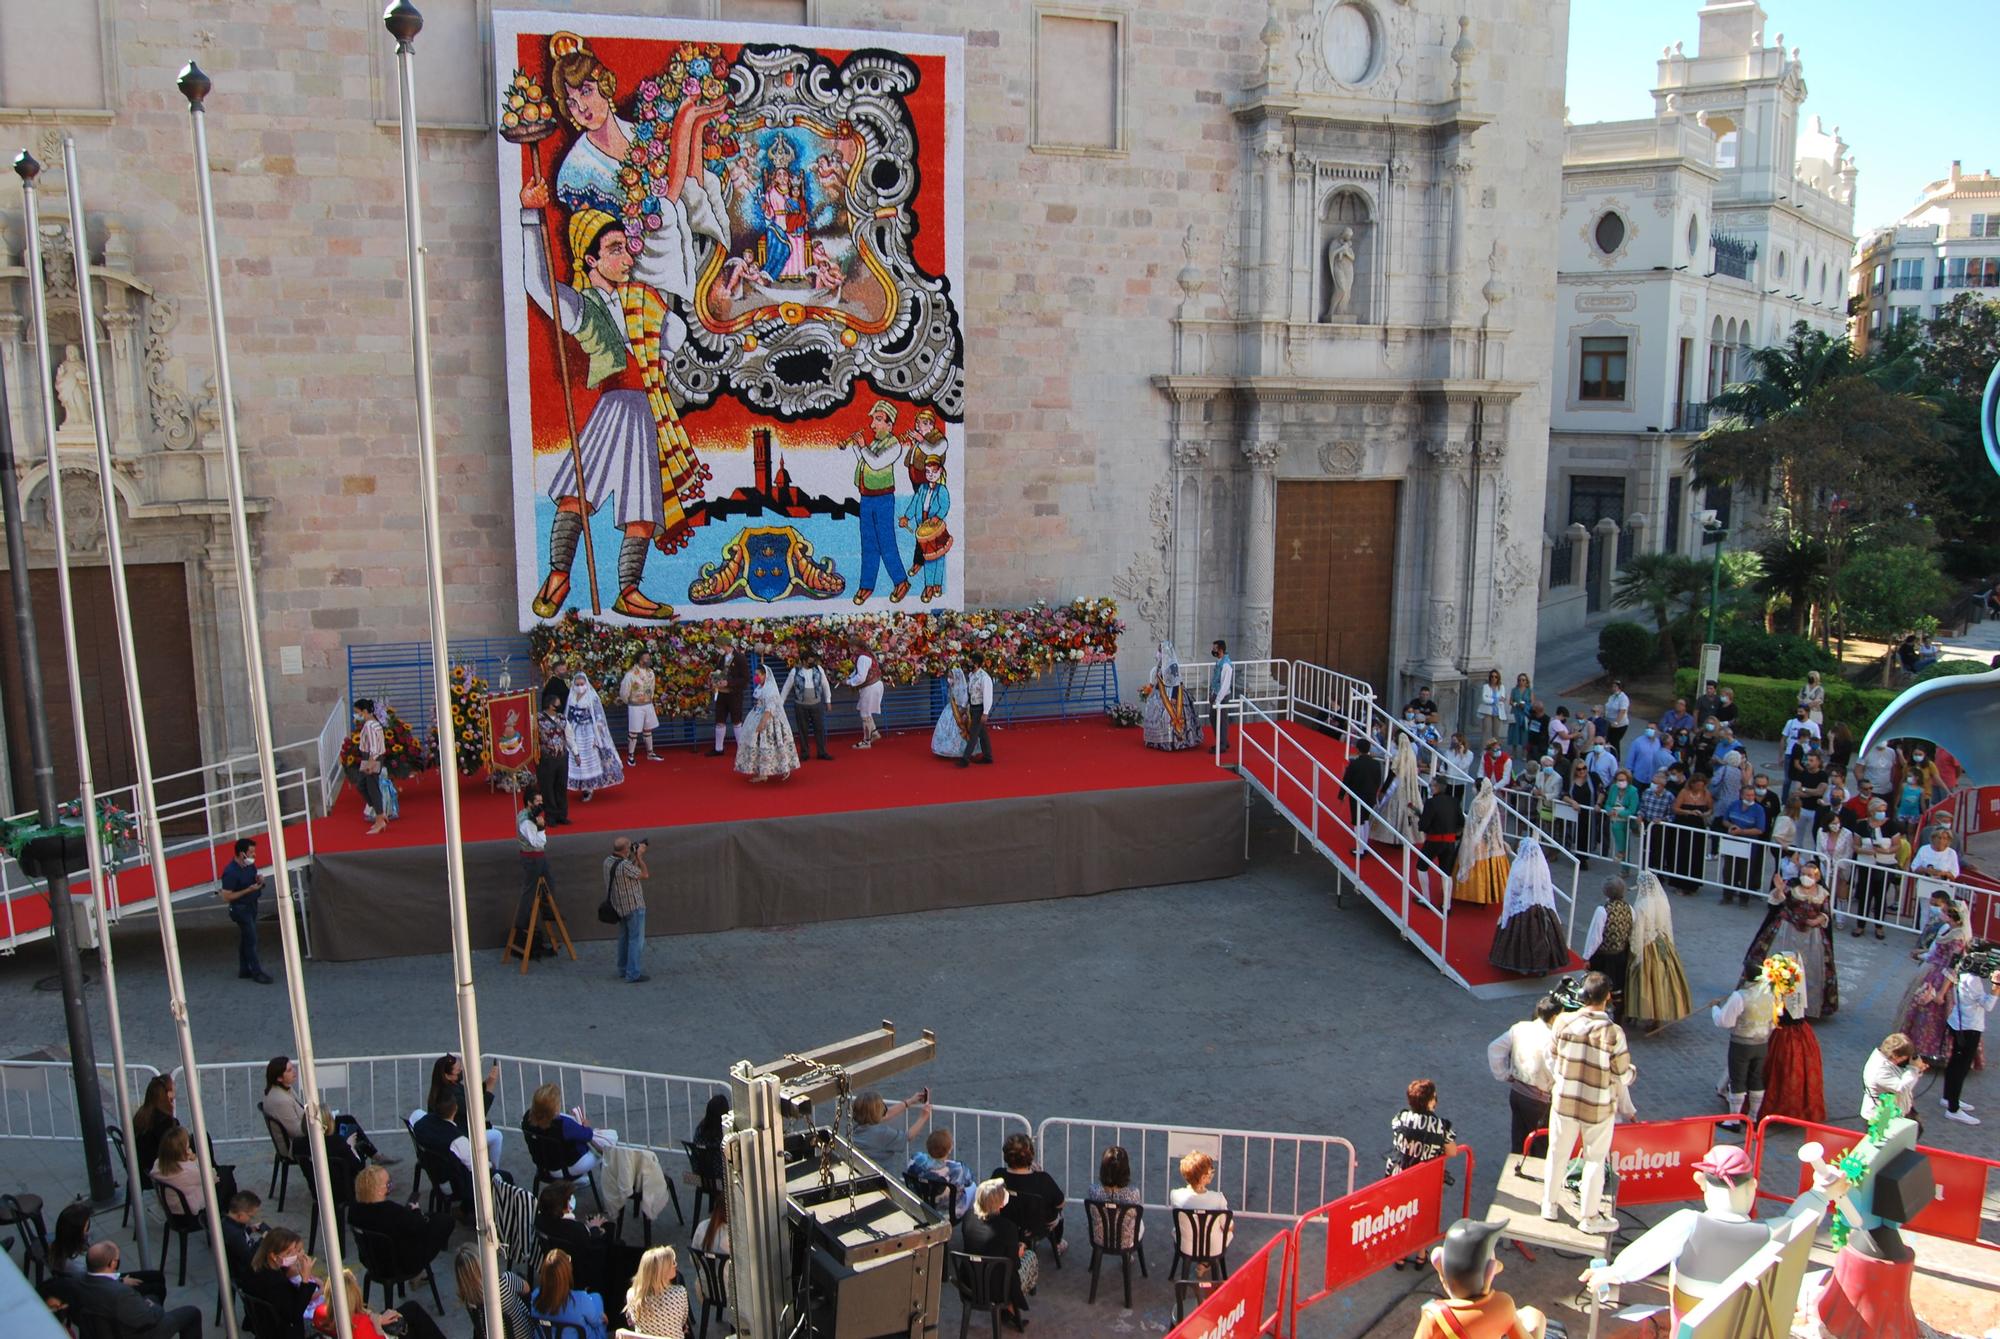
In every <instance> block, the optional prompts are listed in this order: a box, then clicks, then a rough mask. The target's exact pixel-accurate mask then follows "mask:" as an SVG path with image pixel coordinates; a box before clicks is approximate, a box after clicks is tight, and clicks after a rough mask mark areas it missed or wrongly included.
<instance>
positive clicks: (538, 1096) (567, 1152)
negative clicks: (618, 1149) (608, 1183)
mask: <svg viewBox="0 0 2000 1339" xmlns="http://www.w3.org/2000/svg"><path fill="white" fill-rule="evenodd" d="M521 1128H522V1130H523V1131H524V1132H525V1133H527V1134H530V1135H537V1136H545V1137H547V1138H549V1139H551V1140H554V1141H556V1142H557V1143H558V1144H560V1145H561V1148H562V1156H563V1158H564V1159H565V1161H564V1162H563V1164H562V1166H563V1170H564V1172H565V1173H566V1174H567V1175H569V1176H573V1177H578V1176H588V1175H589V1174H590V1173H592V1172H594V1171H596V1170H597V1145H598V1144H599V1143H604V1144H612V1143H616V1142H617V1135H616V1133H615V1132H614V1131H611V1130H593V1129H591V1128H590V1126H588V1125H586V1124H585V1123H584V1120H583V1108H582V1107H572V1108H570V1109H569V1110H568V1111H564V1110H563V1109H562V1089H560V1088H558V1087H556V1085H555V1084H553V1083H545V1084H543V1085H542V1086H541V1087H539V1088H537V1089H535V1095H534V1097H533V1098H531V1099H530V1100H529V1103H528V1114H527V1115H525V1116H523V1117H521Z"/></svg>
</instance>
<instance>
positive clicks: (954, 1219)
mask: <svg viewBox="0 0 2000 1339" xmlns="http://www.w3.org/2000/svg"><path fill="white" fill-rule="evenodd" d="M903 1184H904V1185H906V1186H908V1187H909V1188H910V1193H911V1194H912V1195H915V1196H916V1197H917V1198H918V1199H920V1200H922V1201H923V1202H924V1203H925V1204H928V1205H930V1206H931V1208H932V1209H934V1210H936V1211H937V1212H938V1213H941V1214H943V1215H944V1216H945V1217H946V1218H947V1219H949V1220H951V1225H952V1226H953V1227H957V1226H958V1187H956V1186H954V1185H953V1184H952V1183H951V1182H949V1181H946V1180H944V1179H943V1178H941V1177H936V1176H918V1175H917V1174H916V1173H915V1172H910V1171H906V1172H904V1173H903Z"/></svg>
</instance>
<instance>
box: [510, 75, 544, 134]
mask: <svg viewBox="0 0 2000 1339" xmlns="http://www.w3.org/2000/svg"><path fill="white" fill-rule="evenodd" d="M555 119H556V109H555V104H554V103H552V102H550V101H549V94H548V90H547V89H546V88H544V87H543V86H542V84H541V81H540V80H538V79H536V78H535V77H534V76H533V75H530V74H529V73H528V72H527V71H526V70H519V69H517V70H515V71H514V77H513V78H512V79H509V80H508V81H507V88H506V91H504V92H503V93H501V95H500V129H501V130H502V131H503V132H510V131H511V132H516V133H518V132H521V131H527V132H530V133H533V132H536V131H540V130H542V129H543V128H544V127H548V126H552V125H553V124H554V122H555Z"/></svg>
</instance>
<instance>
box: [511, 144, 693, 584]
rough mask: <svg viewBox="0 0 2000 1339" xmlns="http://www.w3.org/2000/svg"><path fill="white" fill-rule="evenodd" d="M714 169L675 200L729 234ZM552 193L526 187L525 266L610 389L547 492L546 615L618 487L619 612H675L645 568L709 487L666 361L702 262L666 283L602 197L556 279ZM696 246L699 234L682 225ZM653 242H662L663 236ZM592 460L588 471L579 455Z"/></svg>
mask: <svg viewBox="0 0 2000 1339" xmlns="http://www.w3.org/2000/svg"><path fill="white" fill-rule="evenodd" d="M703 183H704V178H703V177H702V176H700V175H695V176H691V177H689V178H688V179H687V182H686V185H685V189H684V191H682V192H681V194H683V195H685V197H686V198H687V199H688V200H689V201H691V202H698V204H699V208H689V207H688V206H686V205H681V204H679V203H677V204H676V208H680V209H683V210H684V211H685V212H686V214H687V220H688V225H689V227H692V228H695V229H699V230H701V231H703V232H705V233H707V234H708V235H709V236H711V237H712V238H714V239H715V240H716V241H718V242H720V241H722V240H723V239H724V236H725V234H724V233H723V231H722V228H721V225H720V223H719V222H718V220H720V219H721V218H723V217H725V215H724V214H723V213H722V211H721V209H720V208H719V206H718V205H717V204H716V203H715V202H713V201H709V200H708V199H707V198H706V196H705V195H704V191H705V189H706V188H705V185H704V184H703ZM548 202H549V188H548V183H546V182H543V181H531V182H529V183H528V184H527V185H526V186H524V187H522V188H521V206H522V209H521V239H522V244H523V250H524V254H523V256H522V261H523V265H522V272H523V274H524V275H525V276H526V281H527V289H528V297H529V298H530V299H531V300H532V301H533V302H534V304H535V305H536V306H537V307H539V308H540V309H541V310H542V311H543V312H544V313H545V314H549V315H551V316H553V315H554V314H555V312H556V311H557V309H558V308H560V311H561V316H560V318H559V324H560V325H561V326H562V328H563V329H564V330H565V331H567V332H568V333H569V334H570V335H571V336H572V337H574V338H575V340H576V342H577V345H578V347H580V348H581V349H582V351H583V356H584V385H585V386H586V387H589V388H592V389H597V390H600V391H601V392H602V393H601V394H600V395H599V396H598V399H597V404H596V406H595V407H594V408H593V409H592V410H591V413H590V418H589V420H588V421H587V422H586V423H585V424H584V425H583V427H582V429H581V430H580V431H579V433H578V434H577V441H576V449H575V450H573V451H567V452H564V453H563V455H562V458H561V461H560V463H559V464H558V465H557V467H556V472H555V477H554V478H553V479H552V480H551V481H550V483H549V488H548V494H549V496H550V497H551V498H552V499H554V501H555V504H556V517H555V521H554V523H553V524H552V525H551V526H550V528H549V572H548V576H547V577H546V578H545V579H544V580H543V582H542V586H541V589H540V590H539V591H537V592H536V594H535V598H534V603H533V606H532V607H533V609H534V612H535V615H536V616H537V617H538V618H553V617H555V616H556V614H557V613H558V612H560V611H561V609H562V607H563V602H564V600H565V599H566V598H567V597H568V595H569V588H570V568H571V566H572V564H573V563H574V562H575V560H576V546H577V541H578V540H579V539H580V538H581V537H582V535H583V527H584V525H585V524H586V522H587V518H588V516H589V514H590V513H592V512H594V511H596V510H597V509H598V508H599V507H601V506H603V505H604V503H605V501H606V500H607V497H608V495H609V494H612V493H616V494H617V495H618V503H617V520H618V527H619V529H620V530H621V531H623V536H622V538H621V540H620V542H619V547H618V596H617V598H616V599H615V600H614V601H613V602H612V605H611V608H612V610H613V612H615V613H620V614H624V615H625V616H626V617H628V618H643V619H670V618H672V617H673V610H672V609H671V608H669V607H668V606H666V605H663V604H660V603H658V602H657V601H654V600H651V599H649V598H647V597H646V596H645V595H644V594H642V593H641V592H640V590H639V583H640V581H641V579H642V578H643V577H644V575H645V571H646V545H647V544H648V543H649V542H650V543H651V544H653V546H654V547H656V548H658V549H659V550H660V551H661V552H663V553H672V552H674V551H675V550H677V549H679V548H680V547H682V546H683V545H685V544H686V543H687V540H688V536H689V534H690V533H691V531H692V529H693V527H694V525H695V524H696V521H695V519H694V517H692V516H691V515H690V512H691V511H692V512H695V513H697V514H698V512H699V503H700V498H701V496H702V483H701V477H700V471H701V466H700V462H699V461H698V460H697V459H696V458H695V455H694V449H693V447H692V445H691V444H690V443H689V442H688V440H687V434H686V433H685V432H684V431H683V430H682V429H681V426H680V421H679V419H678V418H677V417H676V416H675V412H674V408H673V403H672V400H671V398H670V396H671V392H670V391H669V389H668V386H667V370H666V369H667V364H668V363H670V362H671V361H672V360H673V355H674V352H675V350H677V349H679V348H680V346H681V344H682V343H683V342H684V341H685V340H686V339H687V325H686V323H685V322H683V321H682V320H681V318H680V316H679V315H677V314H676V313H675V312H674V310H673V300H675V299H678V300H679V301H681V302H687V301H690V300H691V299H692V298H693V295H694V288H693V281H692V266H688V267H685V268H684V269H677V270H676V271H675V274H676V275H677V276H678V279H677V286H676V287H673V288H670V289H665V290H662V289H659V288H655V287H653V286H651V285H649V284H646V283H643V282H640V281H639V279H638V278H637V277H636V276H635V274H634V264H635V257H634V255H633V252H632V248H631V239H630V238H629V237H628V236H627V234H626V232H625V230H624V228H623V227H622V226H621V225H620V224H619V222H618V220H617V219H615V218H613V217H612V216H611V215H610V214H607V213H605V212H604V211H603V210H600V209H590V208H583V209H578V210H577V211H576V212H575V213H573V214H571V215H570V219H569V252H570V255H571V256H572V257H573V258H574V271H573V273H572V276H571V282H570V283H567V284H563V283H556V284H554V285H553V289H552V288H551V276H550V274H549V272H548V259H547V254H546V252H545V251H544V250H543V244H542V237H541V226H542V225H541V215H540V213H539V211H540V210H541V209H542V208H544V207H545V206H546V205H547V204H548ZM682 232H683V236H682V238H681V240H682V242H683V244H684V245H685V246H686V247H687V248H688V249H689V250H690V251H691V250H692V247H693V237H692V234H691V233H690V232H689V231H688V229H687V228H683V229H682ZM647 245H648V247H649V248H650V247H656V246H660V245H663V242H662V239H661V238H659V237H655V238H653V239H652V240H651V241H649V242H648V243H647ZM579 458H580V459H581V461H582V478H581V479H580V480H579V478H578V470H577V462H578V460H579Z"/></svg>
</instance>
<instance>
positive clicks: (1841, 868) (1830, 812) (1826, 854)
mask: <svg viewBox="0 0 2000 1339" xmlns="http://www.w3.org/2000/svg"><path fill="white" fill-rule="evenodd" d="M1823 812H1824V814H1825V817H1826V823H1825V825H1824V826H1823V827H1821V828H1820V830H1819V833H1818V835H1817V836H1815V837H1814V838H1813V846H1814V848H1815V849H1817V850H1818V851H1819V864H1820V868H1821V869H1823V870H1825V871H1826V882H1827V890H1828V892H1829V894H1830V895H1831V897H1832V899H1833V900H1832V904H1831V905H1832V906H1834V907H1835V908H1838V907H1839V906H1840V905H1841V903H1842V902H1844V901H1846V900H1847V899H1848V898H1850V897H1852V896H1853V894H1854V886H1855V879H1854V866H1853V864H1852V863H1850V862H1852V861H1853V859H1854V853H1855V851H1856V850H1858V849H1859V847H1858V846H1857V844H1856V842H1855V840H1854V834H1853V833H1851V832H1849V831H1848V830H1847V824H1846V823H1845V822H1844V821H1842V819H1841V817H1840V810H1838V809H1827V810H1825V811H1823ZM1853 910H1854V908H1853V907H1851V906H1850V907H1849V908H1848V911H1849V913H1850V914H1851V913H1852V912H1853ZM1833 928H1834V929H1836V930H1838V929H1839V928H1840V917H1839V916H1838V915H1836V916H1835V917H1834V920H1833ZM1854 934H1855V937H1856V938H1857V939H1858V938H1860V936H1861V922H1860V921H1858V920H1857V921H1856V922H1855V923H1854Z"/></svg>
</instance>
